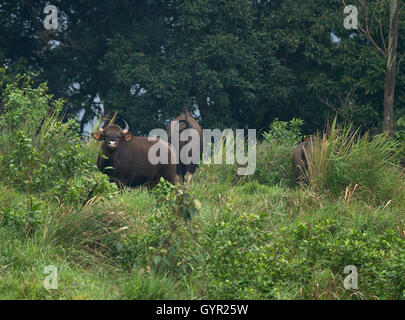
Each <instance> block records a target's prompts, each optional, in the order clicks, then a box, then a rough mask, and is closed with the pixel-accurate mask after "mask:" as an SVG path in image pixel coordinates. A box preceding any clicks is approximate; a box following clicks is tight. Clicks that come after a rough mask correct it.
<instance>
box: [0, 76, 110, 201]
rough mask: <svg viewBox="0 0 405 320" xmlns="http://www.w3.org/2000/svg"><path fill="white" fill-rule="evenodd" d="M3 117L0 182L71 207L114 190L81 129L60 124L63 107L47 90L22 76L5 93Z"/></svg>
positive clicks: (0, 146)
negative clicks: (47, 196) (72, 204)
mask: <svg viewBox="0 0 405 320" xmlns="http://www.w3.org/2000/svg"><path fill="white" fill-rule="evenodd" d="M3 100H4V101H5V110H6V112H5V113H4V114H3V115H2V116H1V117H0V125H1V126H2V127H3V128H4V129H3V131H2V132H1V136H0V179H1V180H2V181H3V183H7V184H9V185H13V186H14V187H15V188H17V189H20V190H23V191H27V192H29V193H30V194H32V193H34V192H48V193H49V194H50V195H51V196H56V197H57V198H59V199H60V201H62V200H66V201H68V202H81V201H84V200H86V199H87V196H88V195H89V191H90V190H91V189H93V188H94V192H95V194H97V193H100V192H105V193H107V194H108V193H110V192H114V191H115V190H116V187H115V186H114V185H112V184H110V183H109V182H108V179H107V177H106V176H105V175H102V174H101V173H99V172H98V170H97V169H96V167H95V159H94V154H93V153H92V152H91V151H90V150H88V149H87V148H86V147H85V146H84V145H83V143H82V140H81V138H80V136H79V135H78V125H77V123H76V121H75V120H73V119H71V120H69V121H67V122H65V123H63V122H62V115H61V111H60V110H61V106H62V101H61V100H57V101H56V102H54V101H53V100H52V96H50V95H48V94H47V93H46V87H45V85H43V84H41V85H39V86H37V87H35V86H34V83H33V81H32V80H31V77H30V76H28V75H26V76H21V77H18V79H17V81H16V82H15V83H13V84H10V85H8V86H7V88H6V90H4V92H3Z"/></svg>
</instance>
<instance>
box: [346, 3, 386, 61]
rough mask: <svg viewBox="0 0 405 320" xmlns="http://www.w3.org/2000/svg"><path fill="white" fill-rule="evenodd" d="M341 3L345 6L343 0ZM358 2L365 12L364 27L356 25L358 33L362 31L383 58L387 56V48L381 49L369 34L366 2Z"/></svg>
mask: <svg viewBox="0 0 405 320" xmlns="http://www.w3.org/2000/svg"><path fill="white" fill-rule="evenodd" d="M342 3H343V5H344V6H345V7H346V6H347V4H346V2H345V0H342ZM360 4H361V6H362V7H363V9H364V12H365V26H364V27H365V28H363V27H362V26H361V25H360V24H359V26H358V27H359V30H360V33H362V34H363V35H364V36H365V37H366V38H367V39H368V40H369V41H370V43H371V45H372V46H373V47H374V48H375V49H376V50H377V51H378V52H379V53H381V54H382V55H383V57H384V58H387V56H388V50H384V49H382V48H381V47H380V46H379V45H378V44H377V42H375V41H374V38H373V36H372V35H371V32H370V27H369V24H368V13H367V3H366V2H365V1H364V0H361V1H360ZM384 45H385V44H384Z"/></svg>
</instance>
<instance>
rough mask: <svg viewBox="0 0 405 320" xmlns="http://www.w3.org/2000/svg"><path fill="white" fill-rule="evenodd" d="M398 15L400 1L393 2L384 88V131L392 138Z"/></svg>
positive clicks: (391, 3)
mask: <svg viewBox="0 0 405 320" xmlns="http://www.w3.org/2000/svg"><path fill="white" fill-rule="evenodd" d="M398 15H399V0H391V1H390V27H389V28H390V29H389V36H388V37H389V40H388V55H387V70H386V73H385V87H384V120H383V131H388V132H389V134H390V135H391V136H393V134H394V93H395V76H396V66H397V43H398Z"/></svg>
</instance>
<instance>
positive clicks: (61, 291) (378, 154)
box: [0, 76, 405, 299]
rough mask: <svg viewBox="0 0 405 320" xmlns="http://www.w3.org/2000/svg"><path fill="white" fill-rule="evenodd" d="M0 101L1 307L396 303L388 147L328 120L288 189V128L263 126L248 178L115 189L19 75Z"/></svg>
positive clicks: (296, 129) (400, 263)
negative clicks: (354, 275)
mask: <svg viewBox="0 0 405 320" xmlns="http://www.w3.org/2000/svg"><path fill="white" fill-rule="evenodd" d="M2 101H4V108H3V113H2V114H0V127H1V132H0V298H1V299H405V277H404V275H405V240H404V239H405V215H404V212H405V199H404V194H405V181H404V176H403V173H401V170H400V168H399V167H398V163H399V158H400V155H399V153H398V152H399V150H400V149H401V148H402V144H400V143H399V142H398V141H397V140H394V139H391V138H389V137H388V136H386V135H379V136H375V137H369V136H367V135H363V136H360V135H359V134H358V133H357V132H356V130H353V129H352V128H351V127H350V126H339V125H337V124H336V123H335V122H333V123H332V124H331V126H330V127H329V130H328V131H327V132H325V133H324V134H321V133H318V134H317V136H316V137H317V141H319V143H318V144H316V145H315V148H314V152H313V154H312V155H311V162H310V165H309V167H308V170H307V172H306V174H307V176H308V180H309V183H308V185H307V186H298V185H296V184H295V178H294V177H293V171H292V168H291V153H292V151H293V150H294V148H295V147H296V145H297V144H298V142H299V141H300V139H301V138H300V136H301V135H300V126H301V125H302V121H300V120H296V119H294V120H292V121H291V122H288V123H287V122H281V121H275V122H274V123H273V124H272V126H271V127H270V128H269V131H268V132H266V133H265V134H264V136H263V141H261V142H259V143H258V145H257V165H256V168H257V170H256V172H255V173H254V174H253V175H252V176H248V177H240V176H238V175H237V173H236V169H237V167H236V166H233V165H229V166H228V165H202V166H201V167H200V168H199V169H198V170H197V172H196V174H195V177H194V180H193V183H192V184H191V185H190V186H172V185H170V184H169V183H168V182H166V181H164V180H161V181H160V183H159V184H158V185H157V186H156V187H155V188H154V189H153V190H152V191H148V190H147V188H137V189H129V188H124V189H122V190H118V189H117V187H116V186H115V185H114V184H111V183H110V182H109V181H108V179H107V177H106V176H104V175H102V174H101V173H99V172H98V170H97V168H96V166H95V163H96V157H97V155H98V152H97V148H96V147H97V144H94V142H90V144H86V143H84V142H83V141H82V139H81V138H80V137H79V135H78V133H77V132H78V128H77V125H76V123H75V121H74V120H66V119H65V120H64V121H62V119H63V118H64V117H63V115H62V114H61V108H62V104H63V102H62V101H54V100H53V98H52V97H51V96H49V95H48V94H47V92H46V87H45V86H44V85H35V84H34V82H33V80H32V78H31V77H30V76H21V77H19V78H17V79H16V81H15V82H14V83H12V84H9V85H8V86H7V88H5V90H3V97H2ZM49 265H53V266H55V267H57V270H58V288H57V289H51V290H46V289H45V288H44V285H43V281H44V279H45V277H46V274H44V268H45V267H46V266H49ZM348 265H354V266H355V267H356V268H357V271H358V288H357V289H346V288H345V287H344V279H345V278H346V277H347V276H348V274H345V273H344V269H345V267H346V266H348Z"/></svg>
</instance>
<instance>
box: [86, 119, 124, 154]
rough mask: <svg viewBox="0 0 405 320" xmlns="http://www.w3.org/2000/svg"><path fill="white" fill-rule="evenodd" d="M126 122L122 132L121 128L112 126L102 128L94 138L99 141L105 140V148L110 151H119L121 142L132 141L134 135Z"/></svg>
mask: <svg viewBox="0 0 405 320" xmlns="http://www.w3.org/2000/svg"><path fill="white" fill-rule="evenodd" d="M124 122H125V129H124V130H122V129H121V127H120V126H117V125H115V124H110V125H108V126H107V127H106V128H104V129H103V128H100V129H99V131H98V132H95V133H94V134H93V137H94V138H95V139H96V140H98V141H102V140H104V143H105V146H106V148H107V149H109V150H110V151H113V150H115V149H117V147H118V146H119V144H120V142H121V141H125V142H128V141H131V139H132V134H131V133H130V132H128V130H129V126H128V124H127V123H126V121H125V120H124Z"/></svg>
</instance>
